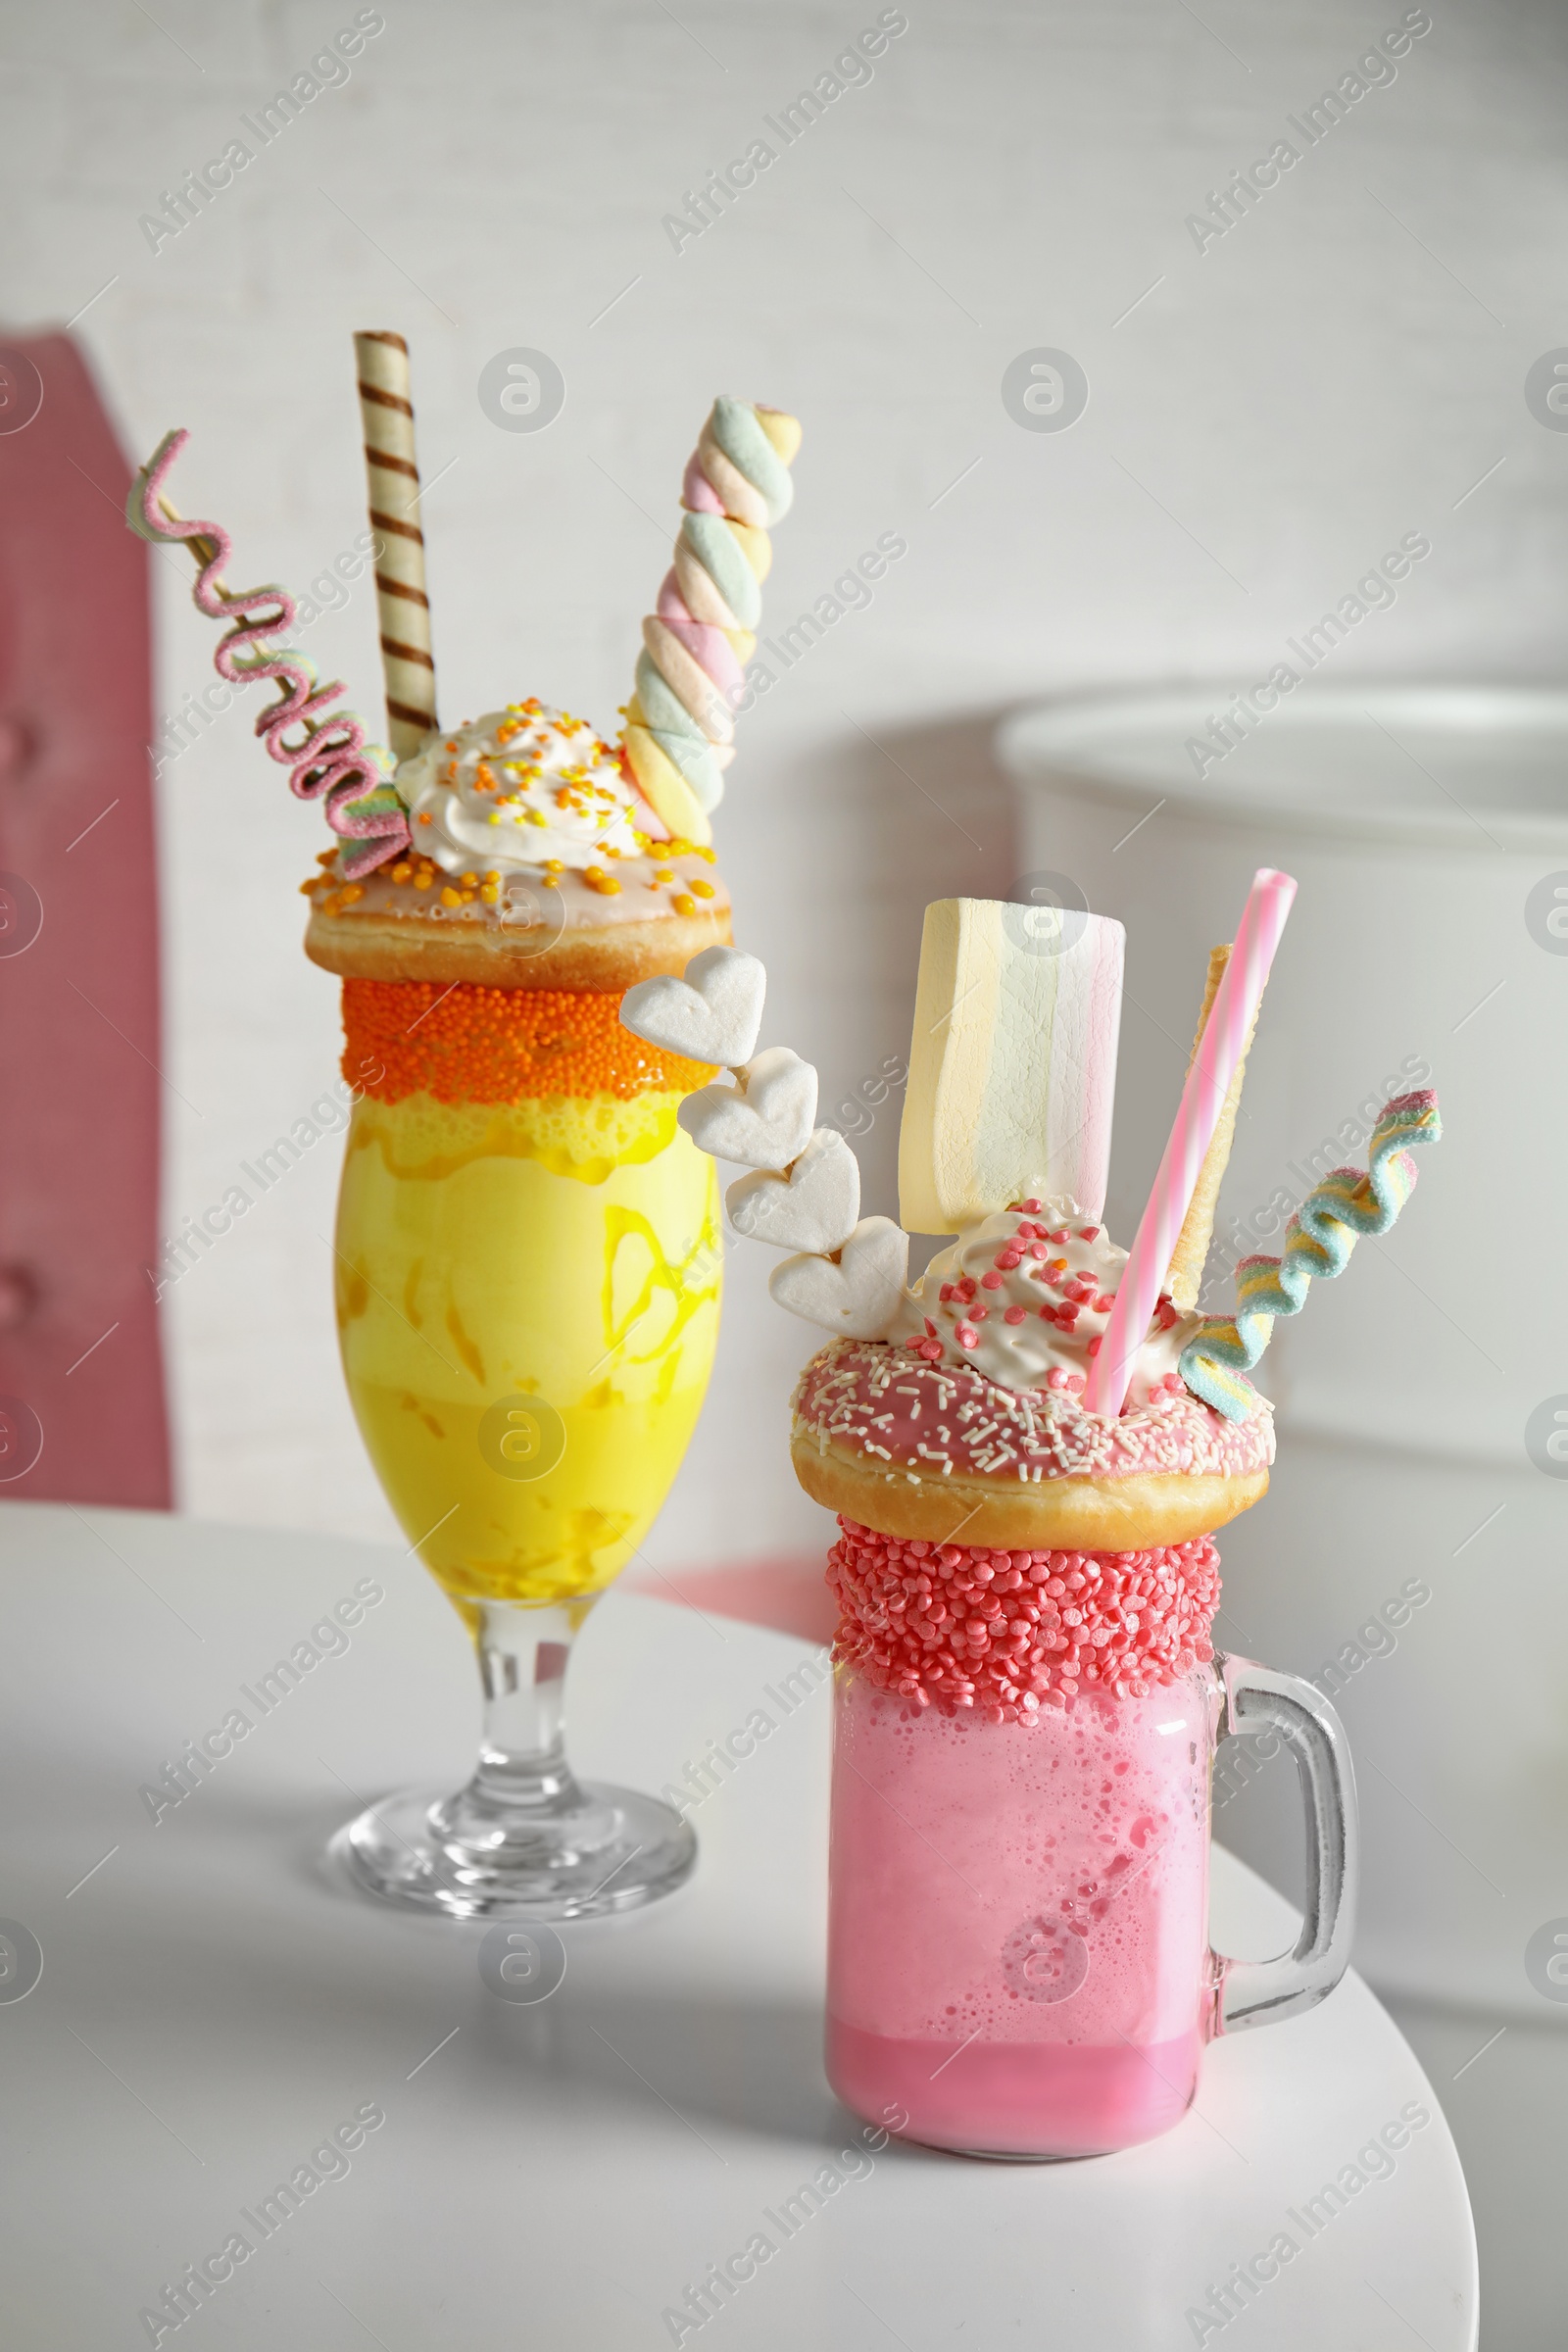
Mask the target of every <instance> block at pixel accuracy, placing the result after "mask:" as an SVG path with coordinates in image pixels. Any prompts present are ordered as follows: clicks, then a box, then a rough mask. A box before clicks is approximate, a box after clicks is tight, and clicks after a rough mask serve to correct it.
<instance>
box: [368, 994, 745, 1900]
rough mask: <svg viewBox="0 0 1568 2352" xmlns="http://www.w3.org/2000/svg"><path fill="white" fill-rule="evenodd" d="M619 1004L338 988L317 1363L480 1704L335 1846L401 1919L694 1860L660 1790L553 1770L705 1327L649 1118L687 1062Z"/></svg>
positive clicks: (690, 1214)
mask: <svg viewBox="0 0 1568 2352" xmlns="http://www.w3.org/2000/svg"><path fill="white" fill-rule="evenodd" d="M618 1005H619V999H618V996H613V995H607V994H602V993H599V992H587V991H581V992H567V991H554V992H547V991H543V990H524V991H503V990H494V989H484V988H476V987H470V986H467V985H466V984H464V985H462V986H461V987H459V988H456V989H448V990H446V991H445V992H441V991H438V990H437V989H435V988H434V987H433V986H430V985H428V984H421V983H400V982H363V981H350V982H349V983H348V986H347V989H346V991H345V1023H346V1026H347V1027H348V1029H349V1033H350V1054H349V1059H348V1063H347V1065H346V1066H348V1067H350V1068H353V1067H355V1066H356V1065H358V1066H359V1067H360V1068H362V1069H363V1070H366V1071H368V1072H370V1073H373V1074H372V1075H371V1077H370V1079H369V1082H368V1092H367V1093H366V1094H365V1095H364V1096H363V1098H362V1099H361V1100H360V1101H359V1102H358V1103H356V1106H355V1110H354V1115H353V1119H352V1122H351V1125H350V1129H349V1134H348V1139H347V1151H346V1156H345V1161H344V1169H343V1182H342V1190H341V1194H340V1198H339V1203H338V1222H337V1238H336V1290H337V1319H338V1332H339V1339H340V1344H341V1348H342V1354H343V1366H344V1372H345V1375H346V1378H347V1381H348V1387H349V1394H350V1397H352V1399H353V1404H354V1410H355V1415H356V1417H357V1419H358V1422H359V1426H360V1431H361V1435H362V1436H363V1438H364V1440H365V1444H366V1447H367V1450H368V1453H369V1456H370V1459H371V1462H372V1463H373V1465H374V1467H375V1471H376V1474H377V1476H378V1477H379V1479H380V1481H381V1484H382V1486H383V1488H384V1490H385V1492H386V1495H387V1499H388V1501H389V1502H390V1503H391V1505H392V1508H393V1510H394V1512H395V1513H396V1514H397V1517H398V1520H399V1523H400V1525H401V1526H402V1527H403V1528H404V1529H405V1531H406V1532H407V1534H408V1536H409V1539H410V1542H411V1544H413V1545H414V1546H416V1547H417V1551H418V1553H419V1557H420V1558H421V1559H422V1560H423V1562H424V1564H425V1566H426V1567H427V1568H428V1569H429V1570H430V1572H431V1574H432V1575H433V1576H434V1577H435V1578H436V1581H437V1582H438V1583H439V1584H440V1586H441V1587H442V1589H443V1591H444V1592H445V1593H447V1595H448V1597H449V1598H450V1599H451V1600H452V1601H453V1603H454V1605H455V1606H456V1608H457V1610H458V1612H459V1614H460V1615H461V1616H462V1617H463V1619H464V1621H465V1623H466V1625H467V1627H468V1629H469V1631H470V1633H471V1634H472V1636H473V1640H474V1644H475V1648H476V1650H477V1653H478V1662H479V1672H480V1682H481V1688H482V1692H483V1701H484V1733H483V1740H482V1743H481V1747H480V1752H479V1761H478V1765H477V1768H476V1769H475V1771H474V1773H473V1775H472V1777H471V1778H470V1779H469V1780H468V1781H467V1782H466V1785H465V1786H464V1787H463V1788H461V1789H457V1790H455V1791H441V1790H429V1789H411V1790H407V1791H404V1792H403V1793H401V1794H399V1795H397V1796H394V1797H391V1798H389V1799H387V1800H386V1801H385V1802H384V1803H380V1804H377V1805H374V1806H371V1807H370V1808H369V1809H368V1811H367V1812H365V1813H363V1814H361V1816H360V1817H359V1819H358V1820H356V1821H354V1822H351V1823H350V1824H349V1825H348V1826H347V1828H346V1829H344V1830H343V1831H341V1832H340V1833H339V1836H338V1838H337V1839H336V1840H335V1842H334V1850H335V1851H336V1852H337V1853H338V1854H339V1855H340V1857H341V1858H342V1860H343V1861H344V1862H345V1863H346V1865H347V1867H348V1868H349V1870H350V1872H351V1873H352V1874H353V1876H354V1878H355V1879H356V1880H357V1881H358V1883H359V1884H360V1885H361V1886H362V1887H366V1888H367V1889H368V1890H369V1891H370V1892H371V1893H373V1894H375V1895H378V1896H380V1897H381V1898H383V1899H384V1900H387V1901H390V1902H395V1903H399V1904H403V1905H406V1906H411V1907H413V1908H416V1909H418V1910H424V1911H437V1912H445V1913H448V1914H449V1915H452V1916H454V1917H459V1918H508V1917H531V1918H544V1919H571V1918H580V1917H583V1916H585V1915H587V1914H590V1913H596V1912H605V1911H618V1910H626V1909H629V1908H631V1907H632V1906H633V1905H635V1904H638V1903H642V1902H646V1901H648V1900H650V1899H651V1898H652V1897H653V1896H656V1895H658V1894H661V1893H663V1892H666V1891H667V1890H668V1889H669V1888H671V1887H675V1886H677V1885H679V1883H680V1882H681V1881H682V1880H683V1879H684V1878H685V1877H686V1876H687V1875H688V1873H689V1872H690V1870H691V1868H692V1865H693V1862H694V1860H695V1856H696V1842H695V1839H694V1838H693V1836H692V1833H691V1831H690V1829H689V1828H688V1827H687V1825H686V1823H685V1822H684V1821H682V1820H681V1819H680V1817H679V1816H678V1815H677V1814H676V1813H674V1812H673V1811H672V1810H671V1809H670V1808H669V1807H668V1806H666V1805H664V1804H662V1803H660V1802H659V1801H657V1800H656V1799H654V1798H652V1797H648V1796H643V1795H639V1794H637V1793H635V1792H633V1791H631V1790H628V1789H615V1788H606V1787H600V1786H594V1785H587V1784H584V1783H581V1782H579V1781H578V1780H577V1779H576V1778H575V1776H574V1774H573V1773H572V1770H571V1767H570V1765H569V1764H568V1762H567V1760H566V1755H565V1748H564V1734H563V1703H564V1678H565V1671H566V1664H567V1659H568V1656H569V1653H570V1647H571V1642H572V1639H573V1637H574V1636H575V1634H576V1633H577V1631H578V1630H579V1628H580V1627H581V1625H582V1623H583V1621H584V1619H585V1618H586V1617H587V1615H588V1612H589V1610H590V1609H591V1608H592V1606H593V1603H594V1601H595V1599H596V1598H597V1597H598V1595H599V1594H600V1593H602V1592H603V1591H604V1590H605V1588H606V1587H607V1586H608V1585H610V1584H611V1583H612V1582H613V1579H614V1577H615V1576H616V1575H617V1574H618V1573H619V1571H620V1569H621V1568H622V1567H623V1566H624V1565H625V1563H626V1561H627V1560H628V1559H629V1558H630V1557H631V1555H632V1553H633V1552H634V1551H635V1549H636V1548H637V1546H638V1545H639V1544H641V1542H642V1541H643V1538H644V1536H645V1535H646V1533H647V1531H648V1529H649V1527H650V1526H651V1524H652V1522H653V1520H654V1518H655V1516H656V1514H657V1512H658V1511H659V1508H660V1506H661V1504H662V1501H663V1499H664V1495H665V1494H666V1493H667V1491H668V1489H669V1486H670V1483H671V1481H672V1480H673V1478H674V1475H675V1472H676V1470H677V1469H678V1468H679V1466H680V1462H681V1459H682V1456H683V1455H684V1453H685V1450H686V1446H687V1444H688V1442H689V1440H690V1437H691V1434H692V1430H693V1427H694V1425H695V1423H696V1420H697V1415H698V1412H699V1409H700V1408H701V1405H702V1401H703V1396H704V1392H705V1390H706V1388H707V1384H708V1378H709V1373H710V1370H711V1365H712V1357H713V1348H714V1342H715V1339H716V1335H717V1325H718V1303H719V1278H720V1248H721V1243H720V1229H719V1222H718V1198H717V1187H716V1179H715V1172H714V1168H713V1163H712V1162H711V1160H709V1159H707V1158H705V1157H704V1156H703V1155H702V1154H701V1153H699V1152H697V1151H696V1149H695V1148H694V1146H693V1145H692V1144H691V1143H690V1142H689V1140H688V1139H687V1137H686V1136H685V1134H684V1133H683V1132H681V1130H680V1129H679V1128H678V1127H677V1125H676V1122H675V1109H676V1105H677V1103H678V1102H679V1100H680V1097H681V1094H682V1093H683V1092H685V1091H687V1090H688V1089H689V1088H690V1087H691V1086H692V1085H694V1084H697V1083H700V1082H701V1080H702V1079H703V1078H704V1077H705V1076H706V1075H707V1072H706V1071H705V1070H703V1069H702V1068H701V1067H700V1066H699V1065H695V1064H688V1063H682V1062H677V1061H675V1060H674V1059H673V1058H672V1057H670V1056H661V1055H659V1054H655V1053H654V1052H653V1051H652V1050H651V1049H649V1048H646V1047H643V1046H640V1045H638V1044H637V1043H636V1041H635V1040H633V1039H631V1038H630V1037H628V1036H627V1035H626V1033H625V1032H624V1031H621V1030H619V1028H618V1024H617V1019H616V1015H617V1010H618ZM412 1080H418V1081H420V1083H418V1084H411V1083H410V1082H411V1081H412ZM545 1086H548V1087H549V1088H550V1089H551V1091H550V1092H548V1093H546V1092H540V1091H527V1090H529V1089H539V1088H543V1087H545ZM464 1089H466V1091H462V1090H464Z"/></svg>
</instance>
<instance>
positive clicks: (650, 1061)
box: [343, 980, 713, 1103]
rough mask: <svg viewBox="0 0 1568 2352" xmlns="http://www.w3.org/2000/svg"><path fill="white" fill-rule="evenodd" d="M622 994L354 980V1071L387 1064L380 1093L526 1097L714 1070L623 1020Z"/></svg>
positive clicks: (651, 1086) (348, 998)
mask: <svg viewBox="0 0 1568 2352" xmlns="http://www.w3.org/2000/svg"><path fill="white" fill-rule="evenodd" d="M619 1014H620V998H619V997H618V996H616V995H613V994H605V993H602V992H600V991H598V990H592V991H588V990H571V989H548V988H477V987H474V986H472V985H471V984H470V983H469V982H467V981H460V982H459V983H458V985H457V986H456V987H455V988H451V987H438V986H437V985H436V984H435V983H434V982H432V981H426V980H345V982H344V983H343V1029H344V1035H345V1038H346V1041H347V1044H346V1050H345V1053H344V1055H343V1069H344V1073H345V1075H346V1074H347V1073H348V1072H349V1071H350V1070H351V1069H352V1070H353V1071H354V1072H355V1073H356V1075H355V1079H354V1081H353V1082H354V1083H355V1084H356V1085H358V1084H360V1083H362V1081H361V1079H360V1077H359V1073H360V1072H362V1071H364V1070H368V1069H376V1068H379V1070H380V1072H381V1075H380V1076H379V1077H378V1078H377V1079H376V1080H375V1081H374V1083H373V1084H372V1085H370V1086H369V1087H368V1088H367V1090H366V1091H367V1092H368V1093H369V1094H371V1095H373V1096H374V1097H375V1099H376V1101H377V1102H380V1103H401V1102H402V1101H403V1100H404V1099H405V1097H406V1096H409V1095H413V1094H421V1093H422V1094H428V1095H433V1096H434V1097H435V1099H436V1101H437V1102H439V1103H520V1102H524V1101H539V1100H541V1099H542V1098H545V1097H548V1096H562V1095H567V1096H582V1095H598V1094H610V1095H614V1096H615V1097H616V1098H617V1099H618V1100H619V1101H620V1102H622V1103H630V1102H633V1101H634V1100H635V1099H636V1097H637V1096H639V1095H644V1094H648V1093H650V1092H652V1091H653V1090H655V1089H660V1090H662V1091H663V1092H666V1093H670V1094H689V1093H690V1092H691V1090H692V1089H693V1088H694V1087H698V1086H702V1085H704V1084H705V1083H706V1082H707V1081H708V1080H709V1079H710V1078H711V1077H712V1075H713V1071H712V1070H711V1068H710V1067H709V1066H708V1064H707V1063H704V1062H698V1061H685V1060H682V1059H681V1058H680V1056H679V1055H677V1054H663V1053H661V1052H660V1050H659V1048H658V1047H657V1046H648V1045H644V1044H643V1042H642V1040H641V1038H636V1037H633V1036H632V1034H631V1031H630V1030H629V1029H623V1028H622V1027H621V1025H620V1018H619Z"/></svg>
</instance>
